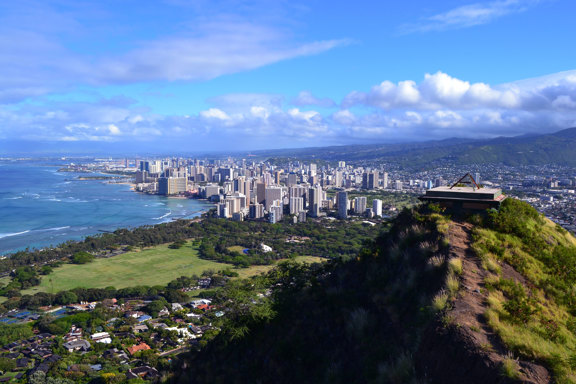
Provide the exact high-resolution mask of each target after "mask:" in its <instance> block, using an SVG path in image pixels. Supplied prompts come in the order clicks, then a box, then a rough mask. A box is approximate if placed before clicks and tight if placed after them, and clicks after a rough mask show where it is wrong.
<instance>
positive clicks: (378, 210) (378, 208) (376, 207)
mask: <svg viewBox="0 0 576 384" xmlns="http://www.w3.org/2000/svg"><path fill="white" fill-rule="evenodd" d="M372 212H374V216H380V217H382V200H380V199H374V200H372Z"/></svg>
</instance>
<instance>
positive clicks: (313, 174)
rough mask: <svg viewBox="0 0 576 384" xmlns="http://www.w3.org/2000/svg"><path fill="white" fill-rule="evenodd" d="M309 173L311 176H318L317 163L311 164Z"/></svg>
mask: <svg viewBox="0 0 576 384" xmlns="http://www.w3.org/2000/svg"><path fill="white" fill-rule="evenodd" d="M309 175H310V176H316V164H314V163H311V164H310V173H309Z"/></svg>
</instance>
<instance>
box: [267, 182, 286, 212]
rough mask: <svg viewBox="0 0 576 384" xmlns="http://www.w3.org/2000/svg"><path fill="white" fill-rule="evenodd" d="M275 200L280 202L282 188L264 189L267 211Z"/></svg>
mask: <svg viewBox="0 0 576 384" xmlns="http://www.w3.org/2000/svg"><path fill="white" fill-rule="evenodd" d="M275 200H280V201H282V188H281V187H266V189H265V207H266V210H267V211H269V210H270V207H271V206H272V203H273V202H274V201H275Z"/></svg>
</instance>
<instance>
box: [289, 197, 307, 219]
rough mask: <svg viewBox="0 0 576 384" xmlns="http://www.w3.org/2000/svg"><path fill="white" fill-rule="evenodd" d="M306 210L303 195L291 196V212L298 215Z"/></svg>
mask: <svg viewBox="0 0 576 384" xmlns="http://www.w3.org/2000/svg"><path fill="white" fill-rule="evenodd" d="M303 210H304V198H303V197H291V198H290V214H291V215H297V214H298V213H300V212H301V211H303Z"/></svg>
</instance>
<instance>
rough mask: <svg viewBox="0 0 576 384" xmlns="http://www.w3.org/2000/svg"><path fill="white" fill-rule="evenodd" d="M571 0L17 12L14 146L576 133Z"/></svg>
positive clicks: (113, 148)
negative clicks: (571, 129)
mask: <svg viewBox="0 0 576 384" xmlns="http://www.w3.org/2000/svg"><path fill="white" fill-rule="evenodd" d="M574 10H575V6H574V5H573V4H571V3H570V2H569V1H567V0H499V1H498V0H497V1H477V2H474V1H455V0H454V1H442V2H437V3H435V4H428V3H426V2H424V1H416V2H414V3H412V4H409V5H400V4H372V3H370V2H360V3H355V4H354V5H349V4H332V3H327V2H324V1H314V2H307V3H294V2H291V3H290V4H288V3H285V2H281V1H278V2H265V3H264V2H260V1H217V2H203V1H196V2H186V1H179V0H167V1H154V2H150V3H147V4H146V5H142V4H141V3H137V2H134V1H125V2H123V3H122V6H121V7H120V6H117V3H112V2H106V1H105V2H98V3H96V2H94V3H91V2H88V3H83V4H76V3H74V2H68V1H48V2H38V1H26V2H18V3H14V4H3V5H1V6H0V11H1V12H0V15H1V16H0V20H1V21H2V23H0V25H1V27H0V30H1V31H2V36H3V39H1V40H0V47H2V50H1V52H3V53H2V54H0V70H1V71H0V72H1V73H2V74H3V75H2V76H0V86H2V91H1V92H0V150H1V151H2V152H4V153H47V152H50V153H56V152H62V153H82V152H86V153H95V152H98V153H105V152H107V151H109V152H111V153H120V152H126V153H136V152H149V153H151V152H155V153H161V152H166V151H178V152H181V153H194V152H202V151H233V150H258V149H266V148H296V147H314V146H326V145H343V144H353V143H358V144H363V143H375V142H381V143H389V142H407V141H422V140H437V139H444V138H449V137H466V138H489V137H495V136H501V135H504V136H515V135H522V134H538V133H549V132H553V131H557V130H561V129H564V128H569V127H573V126H576V112H575V106H576V71H575V70H574V65H573V63H574V62H575V61H574V59H575V58H576V57H575V56H576V54H575V53H574V52H573V51H572V50H570V49H568V47H569V46H570V43H571V39H570V37H571V36H572V35H573V33H571V32H575V31H574V28H575V27H574V25H573V23H572V22H571V20H570V15H571V14H572V13H573V12H571V11H574Z"/></svg>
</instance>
